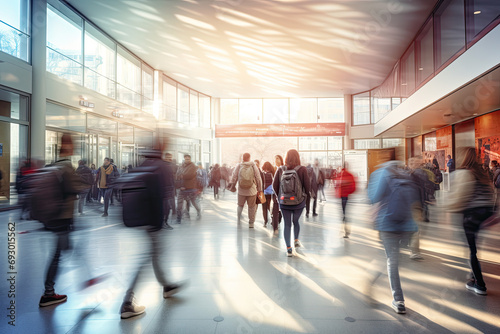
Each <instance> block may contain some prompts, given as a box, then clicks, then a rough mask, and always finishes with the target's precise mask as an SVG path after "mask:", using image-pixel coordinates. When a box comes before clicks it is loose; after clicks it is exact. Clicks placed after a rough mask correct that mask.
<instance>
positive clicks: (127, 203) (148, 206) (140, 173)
mask: <svg viewBox="0 0 500 334" xmlns="http://www.w3.org/2000/svg"><path fill="white" fill-rule="evenodd" d="M158 169H159V167H158V166H140V167H136V168H134V169H133V170H131V171H130V172H129V173H126V174H124V175H123V176H121V177H120V178H119V179H118V181H117V183H116V186H117V187H118V188H119V189H121V191H122V206H123V223H124V224H125V226H128V227H137V226H153V227H156V228H161V226H162V224H163V196H162V195H163V194H162V189H161V180H160V175H159V174H158V173H157V172H158Z"/></svg>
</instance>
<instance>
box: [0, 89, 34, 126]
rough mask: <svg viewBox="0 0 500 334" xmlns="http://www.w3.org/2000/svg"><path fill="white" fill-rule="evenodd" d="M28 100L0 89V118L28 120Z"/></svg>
mask: <svg viewBox="0 0 500 334" xmlns="http://www.w3.org/2000/svg"><path fill="white" fill-rule="evenodd" d="M28 101H29V100H28V98H27V97H26V96H22V95H19V94H16V93H11V92H9V91H6V90H3V89H0V116H3V117H9V118H12V119H18V120H21V121H27V120H28Z"/></svg>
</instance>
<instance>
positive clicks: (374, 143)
mask: <svg viewBox="0 0 500 334" xmlns="http://www.w3.org/2000/svg"><path fill="white" fill-rule="evenodd" d="M369 148H380V140H379V139H355V140H354V149H355V150H366V149H369Z"/></svg>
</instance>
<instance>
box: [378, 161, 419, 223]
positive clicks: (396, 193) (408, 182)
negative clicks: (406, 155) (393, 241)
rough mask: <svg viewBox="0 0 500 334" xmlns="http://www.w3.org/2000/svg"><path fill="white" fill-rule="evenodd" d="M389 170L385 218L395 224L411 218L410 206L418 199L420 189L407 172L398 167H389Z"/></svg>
mask: <svg viewBox="0 0 500 334" xmlns="http://www.w3.org/2000/svg"><path fill="white" fill-rule="evenodd" d="M390 172H391V175H390V179H389V186H388V188H387V189H388V190H387V194H386V201H387V216H386V219H387V220H388V221H390V222H392V223H396V224H398V223H403V222H406V221H408V220H410V219H412V207H413V205H414V204H415V202H418V201H420V189H419V186H418V185H417V183H415V182H414V181H413V179H412V177H411V175H410V174H409V173H408V172H406V171H404V170H402V169H400V168H390Z"/></svg>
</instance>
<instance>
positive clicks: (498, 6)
mask: <svg viewBox="0 0 500 334" xmlns="http://www.w3.org/2000/svg"><path fill="white" fill-rule="evenodd" d="M471 2H472V5H469V6H467V7H466V10H467V18H468V19H469V20H468V22H469V23H468V27H467V29H468V31H470V32H471V36H469V41H470V40H472V39H473V38H474V37H476V36H477V35H478V34H479V33H480V32H481V31H482V30H483V29H484V28H486V27H487V26H488V25H489V24H490V23H491V22H493V21H494V20H495V19H496V18H497V17H498V15H499V14H500V2H499V1H498V0H473V1H471Z"/></svg>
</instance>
